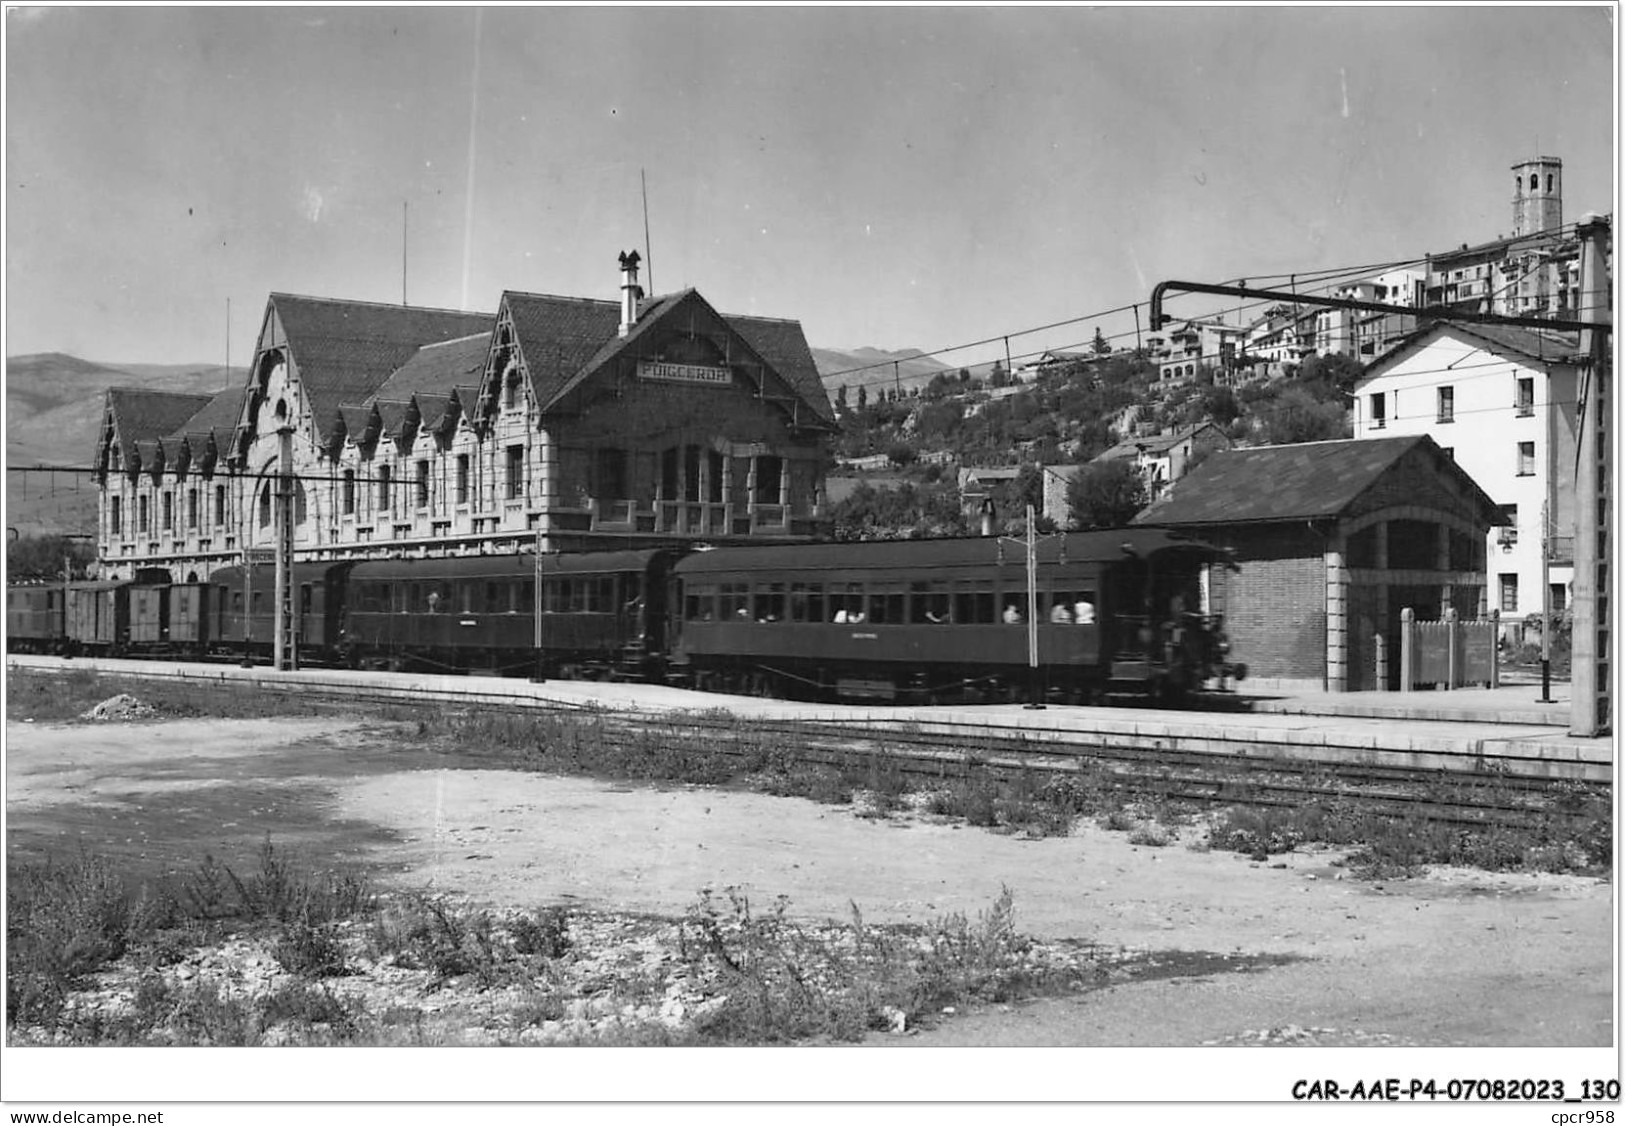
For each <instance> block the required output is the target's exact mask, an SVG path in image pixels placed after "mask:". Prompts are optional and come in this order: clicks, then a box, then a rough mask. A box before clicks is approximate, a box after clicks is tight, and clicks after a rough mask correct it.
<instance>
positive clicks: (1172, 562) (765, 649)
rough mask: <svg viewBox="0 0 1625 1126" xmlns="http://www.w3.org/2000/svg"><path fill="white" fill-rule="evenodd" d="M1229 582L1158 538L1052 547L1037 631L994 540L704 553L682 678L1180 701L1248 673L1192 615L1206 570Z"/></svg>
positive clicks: (1149, 534) (830, 693)
mask: <svg viewBox="0 0 1625 1126" xmlns="http://www.w3.org/2000/svg"><path fill="white" fill-rule="evenodd" d="M1227 564H1228V557H1227V556H1226V555H1224V554H1223V553H1222V552H1220V551H1219V550H1217V549H1215V548H1213V547H1211V546H1209V545H1207V544H1203V543H1200V542H1197V541H1194V540H1187V539H1182V538H1180V537H1178V536H1176V535H1174V534H1172V533H1169V532H1166V531H1162V530H1160V529H1141V528H1124V529H1116V530H1112V531H1105V532H1079V533H1072V534H1069V535H1066V536H1065V537H1056V538H1052V539H1048V540H1045V541H1042V542H1041V543H1040V544H1039V545H1038V548H1037V567H1036V574H1037V578H1036V594H1037V597H1036V610H1037V617H1036V625H1035V626H1034V627H1033V628H1031V629H1029V628H1028V624H1029V619H1030V617H1031V616H1032V614H1033V610H1034V607H1033V606H1032V605H1031V604H1030V599H1029V593H1028V577H1027V567H1026V552H1025V551H1024V550H1023V549H1022V548H1020V547H1017V546H1013V545H1010V544H1008V543H1003V544H1001V543H1000V542H999V541H998V540H995V539H991V538H982V539H954V540H900V541H889V542H874V543H855V544H824V545H817V546H794V547H789V546H765V547H739V548H719V549H716V550H714V551H702V552H697V553H695V554H693V555H690V556H688V557H687V558H685V559H683V560H682V561H681V562H679V563H678V564H677V565H676V567H675V569H674V574H675V578H676V585H677V593H676V594H675V595H674V603H673V610H674V614H673V621H672V626H671V629H672V637H671V649H672V667H673V671H674V672H675V673H676V674H678V675H679V676H687V677H689V678H691V679H692V680H693V682H694V683H695V684H696V685H697V686H699V687H702V688H722V689H726V690H730V691H736V692H737V691H749V692H761V693H764V694H769V695H799V696H808V697H817V698H822V697H845V698H858V699H882V700H898V699H906V700H918V701H922V702H925V701H936V700H948V699H993V700H998V699H1017V698H1024V696H1025V694H1026V693H1027V692H1029V691H1030V692H1041V693H1043V694H1045V695H1049V694H1058V695H1059V696H1061V697H1062V698H1064V699H1069V700H1091V699H1098V698H1100V697H1102V696H1104V695H1105V694H1106V693H1107V692H1109V691H1134V692H1140V693H1145V694H1148V695H1152V696H1155V697H1172V696H1177V695H1179V694H1181V693H1183V692H1186V691H1188V690H1189V689H1191V688H1193V687H1197V686H1199V685H1200V684H1201V682H1202V681H1203V680H1206V679H1209V678H1211V677H1216V676H1220V675H1227V674H1228V675H1235V674H1237V673H1239V672H1240V671H1241V670H1240V669H1238V668H1232V667H1230V666H1228V665H1226V664H1225V663H1224V652H1223V650H1224V642H1223V635H1222V622H1221V621H1220V620H1219V619H1217V618H1216V617H1213V616H1208V615H1203V614H1199V613H1196V612H1195V610H1196V608H1197V607H1198V606H1200V604H1201V603H1200V582H1201V574H1202V569H1203V568H1204V567H1208V566H1214V565H1220V566H1224V565H1227ZM1034 646H1036V658H1037V660H1036V665H1034V664H1033V663H1032V661H1031V656H1032V650H1033V647H1034ZM1035 681H1036V683H1035Z"/></svg>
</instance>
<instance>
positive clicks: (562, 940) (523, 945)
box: [508, 907, 570, 958]
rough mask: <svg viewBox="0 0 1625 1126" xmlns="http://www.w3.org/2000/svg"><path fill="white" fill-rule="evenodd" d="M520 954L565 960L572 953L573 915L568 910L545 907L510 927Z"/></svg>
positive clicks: (525, 916)
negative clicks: (571, 917)
mask: <svg viewBox="0 0 1625 1126" xmlns="http://www.w3.org/2000/svg"><path fill="white" fill-rule="evenodd" d="M508 928H509V931H510V932H511V934H512V935H513V948H514V952H515V953H517V954H522V955H526V956H532V955H533V956H535V957H539V958H562V957H564V955H565V954H567V953H568V952H569V950H570V912H569V909H568V908H564V907H543V908H541V909H539V910H537V911H536V912H535V913H534V914H530V915H520V916H518V917H517V918H515V919H514V920H513V921H512V922H511V923H509V924H508Z"/></svg>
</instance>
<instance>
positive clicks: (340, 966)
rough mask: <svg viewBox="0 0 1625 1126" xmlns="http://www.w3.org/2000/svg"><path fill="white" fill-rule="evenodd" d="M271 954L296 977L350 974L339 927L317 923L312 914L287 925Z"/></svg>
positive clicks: (291, 921)
mask: <svg viewBox="0 0 1625 1126" xmlns="http://www.w3.org/2000/svg"><path fill="white" fill-rule="evenodd" d="M271 954H272V956H273V957H275V958H276V960H277V963H278V964H279V965H280V966H281V967H282V968H283V969H285V970H287V971H288V972H289V973H290V974H293V975H294V976H295V977H303V978H322V977H337V976H339V975H340V974H343V973H344V972H345V970H346V966H345V961H344V947H343V946H342V945H341V944H340V943H339V939H338V928H337V926H336V925H335V924H333V923H331V922H326V923H323V922H317V921H316V920H314V919H313V918H311V916H310V915H309V914H304V913H302V914H299V915H296V916H295V917H294V918H292V919H289V920H288V921H287V922H285V923H284V924H283V926H282V932H281V933H280V934H279V935H277V938H276V941H275V942H274V943H273V944H272V946H271Z"/></svg>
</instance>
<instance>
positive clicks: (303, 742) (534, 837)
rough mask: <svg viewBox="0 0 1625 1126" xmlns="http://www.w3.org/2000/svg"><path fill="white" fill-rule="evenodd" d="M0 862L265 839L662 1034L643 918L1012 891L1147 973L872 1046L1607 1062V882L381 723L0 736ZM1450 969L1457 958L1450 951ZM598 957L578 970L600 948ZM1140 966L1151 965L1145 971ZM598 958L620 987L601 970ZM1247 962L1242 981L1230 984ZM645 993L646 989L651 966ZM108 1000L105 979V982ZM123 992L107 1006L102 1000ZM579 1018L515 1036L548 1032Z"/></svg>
mask: <svg viewBox="0 0 1625 1126" xmlns="http://www.w3.org/2000/svg"><path fill="white" fill-rule="evenodd" d="M7 735H8V760H7V780H8V814H9V824H10V838H9V841H8V847H9V848H10V849H11V851H12V852H13V854H21V855H40V854H43V853H45V852H52V851H54V852H56V853H58V854H60V853H61V850H62V849H63V848H65V847H70V846H77V845H81V844H82V845H84V846H86V847H87V848H90V849H91V850H92V851H108V852H112V853H114V854H116V855H122V856H125V857H128V858H129V859H130V860H131V861H132V862H139V863H144V864H148V865H150V866H152V867H153V868H154V870H160V871H175V870H184V869H185V868H186V867H187V866H189V865H191V864H194V863H195V862H196V860H197V859H198V858H199V857H200V856H201V855H202V854H203V853H205V852H213V853H214V854H215V855H220V856H227V857H230V856H236V857H239V858H243V857H246V856H247V855H248V854H249V853H250V852H251V850H252V848H253V847H255V846H256V845H257V844H258V843H259V841H260V840H262V839H263V837H264V836H265V835H266V834H268V833H269V834H271V835H272V836H273V837H274V838H275V839H276V840H277V841H278V842H279V843H282V842H292V843H293V844H294V845H295V846H297V847H299V848H302V849H304V850H307V851H309V852H312V853H316V854H319V855H323V856H331V857H336V858H343V859H348V860H354V861H359V862H362V863H365V864H367V865H368V866H369V867H370V868H371V870H372V871H373V872H374V874H375V877H376V879H377V880H378V881H379V882H380V883H381V885H382V886H384V887H385V888H387V889H391V890H394V891H407V890H419V889H429V890H433V891H435V892H438V893H444V894H449V895H453V896H456V897H458V898H459V899H461V900H463V901H466V902H469V903H472V904H479V905H484V906H488V907H490V908H491V909H493V910H495V911H517V910H532V909H535V908H537V907H538V906H541V905H545V904H563V905H568V906H569V907H571V908H572V910H573V912H574V913H575V916H576V918H577V919H578V920H579V921H580V925H581V926H582V927H583V928H585V929H584V930H583V931H582V934H581V938H580V939H579V940H578V942H577V946H578V948H580V949H581V950H582V951H583V954H582V958H583V963H582V966H583V968H582V971H581V972H582V973H583V974H584V975H585V976H586V977H588V978H590V977H591V976H592V975H594V974H597V975H598V976H599V977H604V976H605V975H606V974H607V975H608V976H609V977H611V978H613V977H615V976H616V975H617V974H624V973H630V972H632V971H631V969H630V968H629V967H628V966H627V965H625V964H623V962H621V961H617V959H624V957H626V956H628V955H627V951H633V952H634V953H635V952H638V951H641V952H642V953H641V954H636V957H641V958H643V959H645V961H646V962H647V963H648V964H647V965H641V964H640V966H639V967H638V971H637V972H642V970H643V969H647V968H649V966H650V965H652V966H654V967H656V968H658V969H659V970H660V973H662V974H664V975H665V976H664V977H662V978H661V980H662V983H663V984H662V985H661V987H660V988H659V989H658V990H656V991H655V992H654V993H652V994H651V995H650V997H649V998H648V999H647V1001H646V1002H644V1004H646V1005H647V1011H646V1012H643V1013H641V1014H639V1013H636V1012H634V1013H633V1014H632V1015H633V1016H635V1017H638V1018H639V1019H643V1018H652V1019H654V1020H657V1021H658V1020H668V1021H669V1020H670V1019H671V1018H672V1016H673V1014H674V1013H676V1011H677V1006H681V1007H682V1009H683V1012H684V1014H685V1015H686V1016H692V1012H693V1007H694V1006H696V1005H698V1004H702V1003H703V1001H704V997H703V995H702V994H701V992H698V991H691V992H684V989H685V988H686V987H685V986H684V985H683V984H682V983H681V982H680V981H679V980H678V978H677V977H675V976H673V975H672V974H670V973H667V972H666V970H667V969H668V968H671V967H672V965H673V964H672V962H671V959H670V956H669V947H670V945H671V943H670V936H669V934H668V935H667V937H666V938H664V939H663V938H661V937H660V933H661V927H663V926H664V927H668V928H669V927H670V925H671V924H670V923H669V922H667V923H662V922H659V920H660V919H667V920H669V919H670V918H672V917H675V916H677V915H679V914H680V913H682V912H683V911H685V910H687V909H689V908H691V907H692V906H693V905H694V903H695V901H696V897H697V896H698V895H699V894H700V893H701V891H702V889H706V888H711V889H721V888H725V887H735V888H738V889H740V890H741V891H743V892H744V893H745V894H747V895H749V896H750V897H751V898H752V899H753V901H755V902H757V903H764V902H769V901H771V900H773V899H774V897H777V896H786V897H788V900H789V904H790V911H791V914H792V916H793V917H794V918H796V919H799V920H803V921H806V922H807V923H809V924H812V923H814V922H815V921H818V920H830V919H837V920H839V919H845V918H848V917H849V916H850V910H851V907H852V905H853V904H856V905H858V906H859V908H860V909H861V910H862V913H863V916H864V918H865V919H866V920H867V921H869V922H872V923H922V922H926V921H929V920H931V919H934V918H938V917H940V916H942V915H945V914H948V913H950V912H961V913H964V914H966V915H968V916H972V917H974V915H975V914H976V913H977V912H978V911H981V910H983V909H985V908H987V906H988V905H989V904H990V903H991V902H992V901H993V900H994V899H995V898H996V897H997V896H998V894H999V892H1000V890H1001V888H1004V887H1008V888H1010V889H1011V891H1012V892H1013V894H1014V897H1015V913H1016V925H1017V927H1018V929H1019V930H1021V931H1023V932H1025V933H1028V934H1030V935H1032V936H1033V937H1034V938H1035V939H1037V940H1038V942H1039V943H1040V944H1047V945H1043V946H1042V949H1045V950H1050V951H1057V952H1062V951H1067V950H1076V949H1079V948H1080V947H1082V946H1088V947H1090V948H1095V949H1097V950H1100V951H1108V952H1111V954H1110V955H1109V956H1108V958H1107V961H1110V959H1111V958H1116V959H1118V960H1119V961H1120V962H1121V963H1123V964H1125V965H1130V964H1131V965H1134V966H1138V967H1142V970H1140V971H1137V972H1133V973H1124V974H1122V975H1121V976H1119V977H1118V978H1116V979H1108V980H1106V981H1105V982H1104V983H1103V987H1102V988H1099V989H1096V990H1093V991H1090V992H1087V993H1084V994H1081V995H1079V996H1077V997H1068V998H1059V999H1053V1000H1047V1001H1041V1002H1036V1003H1033V1004H1030V1005H1023V1006H1011V1007H1002V1008H1001V1007H993V1008H990V1009H985V1010H978V1011H975V1012H970V1013H956V1014H947V1016H950V1017H951V1019H944V1020H943V1021H941V1022H940V1023H939V1024H937V1026H936V1027H934V1028H930V1029H926V1030H924V1031H918V1030H910V1029H905V1030H903V1034H902V1035H890V1034H880V1035H877V1036H875V1037H873V1038H872V1042H874V1043H877V1044H888V1043H890V1044H909V1045H923V1044H936V1045H945V1046H946V1045H954V1046H965V1045H974V1046H994V1045H1029V1046H1040V1045H1044V1046H1066V1045H1096V1046H1144V1045H1162V1046H1181V1045H1182V1046H1201V1045H1225V1046H1237V1045H1253V1044H1303V1045H1307V1044H1336V1045H1420V1046H1448V1045H1460V1046H1485V1045H1499V1046H1556V1045H1608V1044H1611V1043H1612V1038H1613V1013H1614V1008H1615V1005H1614V1000H1613V996H1612V977H1613V956H1614V950H1613V934H1612V888H1611V885H1610V884H1608V883H1606V882H1601V881H1598V880H1594V879H1584V878H1577V877H1564V876H1523V875H1492V874H1487V873H1480V872H1467V871H1453V870H1446V871H1438V872H1435V873H1433V874H1431V875H1429V876H1427V877H1425V878H1421V879H1415V880H1407V881H1401V882H1393V883H1375V884H1373V883H1363V882H1359V881H1355V880H1352V879H1345V878H1342V877H1343V875H1344V874H1343V872H1342V870H1341V869H1339V868H1338V867H1336V861H1337V859H1338V858H1337V856H1336V855H1335V854H1333V853H1328V852H1317V851H1306V852H1299V853H1293V854H1290V855H1288V856H1285V857H1278V858H1274V859H1273V860H1272V861H1271V862H1270V863H1267V864H1261V863H1258V862H1253V861H1249V860H1247V859H1245V858H1242V857H1238V856H1236V855H1233V854H1225V853H1214V852H1206V851H1200V850H1198V849H1196V848H1192V847H1190V846H1191V845H1192V844H1193V843H1197V844H1199V840H1198V839H1197V837H1196V836H1195V835H1194V834H1192V832H1191V831H1190V830H1186V831H1185V833H1184V835H1182V837H1181V838H1180V839H1178V840H1175V841H1174V842H1172V843H1171V844H1170V845H1169V846H1167V847H1162V848H1153V847H1147V846H1139V845H1134V844H1131V843H1130V842H1129V839H1128V836H1127V835H1126V834H1123V833H1111V832H1106V831H1104V830H1102V829H1100V828H1098V827H1096V826H1094V825H1090V824H1085V825H1080V826H1079V827H1078V829H1077V831H1076V832H1075V833H1074V834H1073V835H1072V836H1069V837H1065V838H1050V839H1044V840H1023V839H1018V838H1014V837H1010V836H1001V835H996V834H992V833H988V832H985V831H982V830H978V829H971V828H964V827H961V826H958V825H953V824H946V823H941V822H938V821H935V820H933V819H930V818H926V817H923V816H918V815H914V816H905V817H890V818H871V817H864V816H861V814H862V812H863V811H862V809H861V808H852V807H830V806H820V805H815V804H813V803H810V802H806V801H802V800H798V799H786V798H774V797H769V796H765V795H761V794H750V793H731V792H720V791H715V790H706V789H701V788H693V787H668V788H657V787H628V786H612V785H607V784H603V783H597V782H592V781H587V780H582V779H574V778H559V777H551V776H544V775H536V774H523V773H515V772H510V771H502V770H490V769H463V768H461V767H460V766H459V765H458V761H457V757H456V756H455V754H451V753H446V752H443V751H442V752H431V751H428V750H425V749H423V748H418V747H413V746H407V745H403V744H402V743H401V741H399V740H398V739H396V738H395V737H394V735H393V733H392V732H391V731H390V730H389V729H387V728H377V727H368V726H366V725H360V724H343V723H337V722H334V721H331V720H299V721H275V720H269V721H207V720H187V721H183V722H172V723H166V722H156V723H155V722H141V723H117V724H96V725H94V726H91V725H85V724H79V725H74V724H16V723H8V725H7ZM1467 951H1470V952H1471V956H1470V957H1469V956H1465V952H1467ZM594 958H597V959H600V961H598V962H594V961H592V959H594ZM1159 959H1160V960H1161V964H1162V965H1164V966H1166V967H1169V968H1168V972H1167V973H1166V974H1158V973H1155V972H1145V971H1143V967H1144V966H1146V965H1150V964H1153V963H1157V962H1158V960H1159ZM268 966H269V963H268V962H267V955H266V953H265V951H263V950H259V951H256V950H253V949H252V948H251V947H249V946H240V947H234V948H231V949H227V950H222V951H216V952H211V953H210V954H209V955H208V956H207V957H205V958H203V959H201V960H198V961H197V962H196V963H183V964H182V965H181V966H179V967H172V968H173V969H174V970H175V972H176V974H177V975H179V974H181V973H186V972H188V970H189V971H190V973H191V974H192V975H193V976H204V977H207V976H216V977H221V978H222V980H226V979H230V978H231V976H232V975H233V974H236V975H239V976H242V977H244V978H245V979H246V978H252V977H253V976H254V975H256V974H258V975H261V976H262V977H263V976H264V975H266V974H268V973H269V972H270V970H269V969H268ZM605 966H618V967H620V968H618V969H613V970H605V969H604V967H605ZM1235 967H1243V968H1246V969H1248V970H1249V972H1245V973H1243V972H1233V970H1234V968H1235ZM362 968H363V971H364V972H362V973H358V974H355V975H352V976H351V977H350V978H347V979H340V981H341V982H344V983H345V984H343V985H342V988H343V989H345V990H352V991H355V992H357V993H360V994H365V995H367V997H368V1000H369V1003H378V1002H379V998H378V997H376V996H373V995H372V994H371V993H369V991H374V990H385V991H392V992H393V993H394V994H396V995H399V996H403V997H405V996H426V997H431V998H432V1002H431V1003H432V1004H433V1005H434V1006H436V1007H435V1008H433V1009H430V1010H426V1011H428V1012H429V1014H430V1019H431V1020H432V1021H434V1022H436V1023H437V1027H438V1028H439V1029H441V1031H442V1032H443V1033H445V1034H446V1036H447V1037H448V1038H449V1037H450V1036H451V1034H452V1033H453V1032H454V1031H457V1030H461V1033H462V1037H463V1038H462V1040H461V1041H459V1042H468V1043H488V1042H500V1041H504V1040H506V1039H512V1040H514V1041H516V1042H517V1041H523V1040H525V1037H524V1036H519V1035H514V1034H513V1033H514V1030H512V1029H504V1028H502V1027H499V1026H493V1025H492V1024H491V1023H490V1022H489V1021H486V1020H485V1019H484V1017H482V1015H481V1012H482V1009H481V1006H482V1005H483V1004H484V1003H485V1002H484V1001H476V1000H475V999H472V998H468V997H464V996H462V995H461V994H459V993H458V992H456V991H455V990H454V991H452V992H449V993H447V992H446V991H445V990H443V989H442V990H440V991H438V992H440V993H441V994H442V995H441V996H439V997H434V996H433V995H434V994H435V992H437V991H435V990H427V989H425V988H424V983H423V982H421V981H419V980H417V979H413V978H411V977H410V975H411V974H413V973H419V972H421V971H413V970H409V969H406V968H404V967H400V966H391V965H385V964H374V965H370V966H366V967H362ZM656 976H659V974H657V975H656ZM106 984H108V985H109V986H112V985H115V984H116V983H111V982H110V983H106ZM115 991H116V990H115ZM591 997H592V993H591V992H590V991H588V990H583V991H581V997H580V999H581V1001H582V1004H581V1005H580V1006H578V1007H577V1008H576V1009H573V1010H571V1011H569V1012H567V1013H566V1014H564V1015H563V1016H562V1017H560V1018H559V1019H558V1020H557V1024H556V1026H555V1027H549V1026H548V1024H547V1023H546V1022H543V1023H541V1024H539V1025H538V1026H537V1028H536V1031H535V1032H534V1033H533V1034H530V1038H532V1039H544V1040H545V1039H547V1038H549V1037H553V1038H560V1039H569V1038H571V1037H573V1036H575V1035H577V1034H578V1033H579V1032H580V1031H581V1028H580V1026H581V1024H582V1022H583V1021H585V1022H587V1023H588V1024H590V1023H591V1022H592V1021H594V1020H608V1019H619V1018H624V1017H625V1016H626V1014H625V1013H622V1012H619V1011H617V1012H615V1013H609V1012H601V1011H598V1012H595V1011H594V1010H593V1002H592V1000H591Z"/></svg>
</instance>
